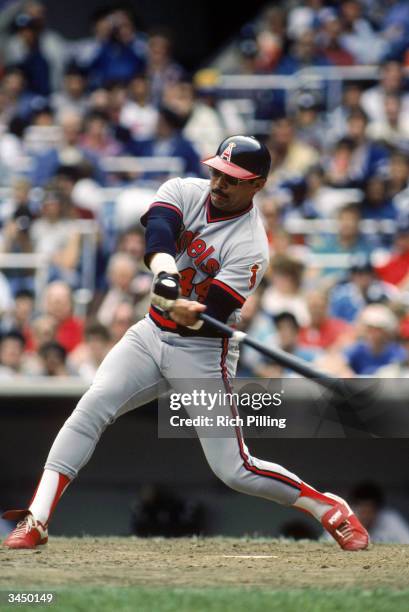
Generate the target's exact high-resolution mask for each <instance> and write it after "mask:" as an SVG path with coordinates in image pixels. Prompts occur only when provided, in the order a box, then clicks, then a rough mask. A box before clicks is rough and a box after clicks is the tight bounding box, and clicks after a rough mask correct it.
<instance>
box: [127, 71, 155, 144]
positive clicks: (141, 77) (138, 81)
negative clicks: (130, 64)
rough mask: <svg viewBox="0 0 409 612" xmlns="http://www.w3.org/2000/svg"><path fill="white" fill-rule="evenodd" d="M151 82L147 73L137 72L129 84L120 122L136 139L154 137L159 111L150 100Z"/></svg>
mask: <svg viewBox="0 0 409 612" xmlns="http://www.w3.org/2000/svg"><path fill="white" fill-rule="evenodd" d="M150 88H151V85H150V82H149V79H148V77H147V75H146V74H142V73H141V74H136V75H134V76H133V78H132V79H131V81H130V83H129V86H128V97H127V99H126V101H125V103H124V105H123V106H122V108H121V111H120V115H119V123H120V124H121V126H124V127H125V128H127V129H128V130H129V132H130V134H131V136H132V138H133V139H134V140H147V139H149V138H153V136H154V133H155V128H156V123H157V120H158V111H157V109H156V108H155V106H154V105H153V104H152V103H151V102H150Z"/></svg>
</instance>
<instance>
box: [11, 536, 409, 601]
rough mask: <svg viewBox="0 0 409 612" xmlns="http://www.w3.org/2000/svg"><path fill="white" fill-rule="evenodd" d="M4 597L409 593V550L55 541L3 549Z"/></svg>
mask: <svg viewBox="0 0 409 612" xmlns="http://www.w3.org/2000/svg"><path fill="white" fill-rule="evenodd" d="M0 567H1V572H0V590H3V591H4V590H5V589H7V588H9V587H10V586H11V585H12V586H14V587H19V588H27V587H30V586H35V587H36V589H41V588H50V587H68V586H69V587H75V586H78V587H80V586H87V587H92V586H95V587H97V586H113V587H129V586H133V587H134V586H144V587H155V586H160V587H164V586H169V587H194V588H202V587H230V586H235V587H238V586H241V587H261V588H268V589H281V590H282V589H287V588H288V589H294V588H305V587H310V588H311V587H312V588H318V589H338V588H341V589H345V588H346V589H348V588H353V587H357V588H359V589H369V590H372V589H379V588H389V589H393V590H395V589H397V590H400V589H405V588H407V587H408V585H409V546H401V545H392V544H383V545H382V544H378V545H372V546H371V547H370V548H369V549H368V550H366V551H359V552H352V553H351V552H344V551H341V550H340V549H339V548H338V546H337V545H333V544H332V543H318V542H308V541H302V542H293V541H286V540H270V539H257V538H245V539H233V538H182V539H162V538H147V539H141V538H134V537H126V538H125V537H124V538H113V537H106V538H104V537H83V538H62V537H54V538H53V537H51V539H50V542H49V544H48V545H46V546H44V547H40V548H38V549H35V550H23V551H13V550H8V549H6V548H2V547H0Z"/></svg>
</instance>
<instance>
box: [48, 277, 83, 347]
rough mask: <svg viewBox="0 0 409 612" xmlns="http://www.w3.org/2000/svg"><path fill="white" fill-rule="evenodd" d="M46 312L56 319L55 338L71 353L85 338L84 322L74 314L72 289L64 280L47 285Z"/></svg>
mask: <svg viewBox="0 0 409 612" xmlns="http://www.w3.org/2000/svg"><path fill="white" fill-rule="evenodd" d="M44 304H45V308H44V312H45V314H46V315H49V316H51V317H53V319H54V320H55V321H56V333H55V338H56V340H57V342H59V343H60V344H61V345H62V346H63V347H64V349H65V350H66V351H67V352H68V353H69V352H70V351H72V350H73V349H74V348H75V347H76V346H78V344H80V342H82V338H83V328H84V324H83V322H82V320H81V319H79V318H78V317H75V316H74V315H73V298H72V291H71V289H70V287H69V285H67V283H64V282H62V281H54V282H52V283H50V284H49V285H47V287H46V289H45V292H44Z"/></svg>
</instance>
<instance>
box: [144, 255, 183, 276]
mask: <svg viewBox="0 0 409 612" xmlns="http://www.w3.org/2000/svg"><path fill="white" fill-rule="evenodd" d="M149 267H150V269H151V270H152V272H153V273H154V275H155V276H158V275H159V274H160V273H161V272H165V273H167V274H176V275H177V276H179V272H178V269H177V266H176V261H175V258H174V257H172V255H169V253H155V254H154V255H153V256H152V258H151V260H150V262H149Z"/></svg>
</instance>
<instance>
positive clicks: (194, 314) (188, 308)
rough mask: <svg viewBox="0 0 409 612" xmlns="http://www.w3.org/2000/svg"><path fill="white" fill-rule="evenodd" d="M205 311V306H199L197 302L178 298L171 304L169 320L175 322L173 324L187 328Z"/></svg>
mask: <svg viewBox="0 0 409 612" xmlns="http://www.w3.org/2000/svg"><path fill="white" fill-rule="evenodd" d="M205 310H206V306H205V305H204V304H199V302H191V301H190V300H185V299H183V298H180V299H179V300H176V302H175V303H174V304H173V306H172V309H171V311H170V313H169V314H170V318H171V319H173V321H175V323H177V324H178V325H184V326H185V327H189V326H190V325H194V324H195V323H196V321H197V319H198V315H199V313H201V312H204V311H205Z"/></svg>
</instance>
